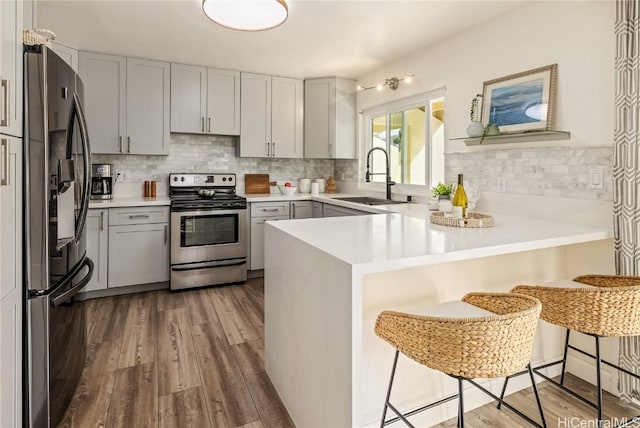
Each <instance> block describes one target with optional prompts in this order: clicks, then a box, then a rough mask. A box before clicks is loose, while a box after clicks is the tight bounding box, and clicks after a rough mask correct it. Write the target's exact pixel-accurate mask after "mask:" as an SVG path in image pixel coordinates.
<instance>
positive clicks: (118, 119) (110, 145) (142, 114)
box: [78, 52, 170, 155]
mask: <svg viewBox="0 0 640 428" xmlns="http://www.w3.org/2000/svg"><path fill="white" fill-rule="evenodd" d="M78 67H79V74H80V77H81V78H82V81H83V82H84V87H85V114H86V117H87V126H88V128H89V135H90V136H91V151H92V152H93V153H100V154H117V153H123V154H145V155H167V154H169V117H170V115H169V90H170V65H169V63H168V62H162V61H152V60H145V59H138V58H126V57H123V56H116V55H105V54H98V53H92V52H80V54H79V64H78Z"/></svg>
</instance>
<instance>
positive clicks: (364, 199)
mask: <svg viewBox="0 0 640 428" xmlns="http://www.w3.org/2000/svg"><path fill="white" fill-rule="evenodd" d="M334 199H336V200H338V201H345V202H354V203H356V204H364V205H387V204H406V202H405V201H392V200H390V199H381V198H370V197H368V196H350V197H347V198H334Z"/></svg>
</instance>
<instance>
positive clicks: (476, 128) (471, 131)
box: [467, 94, 484, 137]
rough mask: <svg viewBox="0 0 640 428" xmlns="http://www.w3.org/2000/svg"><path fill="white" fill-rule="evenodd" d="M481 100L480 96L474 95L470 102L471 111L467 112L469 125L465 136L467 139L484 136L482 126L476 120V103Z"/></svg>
mask: <svg viewBox="0 0 640 428" xmlns="http://www.w3.org/2000/svg"><path fill="white" fill-rule="evenodd" d="M480 98H482V94H476V96H475V97H474V98H473V100H472V101H471V109H470V111H469V119H471V123H470V124H469V126H467V135H469V137H481V136H482V134H484V125H483V124H482V122H480V121H479V120H478V117H477V116H478V101H479V100H480Z"/></svg>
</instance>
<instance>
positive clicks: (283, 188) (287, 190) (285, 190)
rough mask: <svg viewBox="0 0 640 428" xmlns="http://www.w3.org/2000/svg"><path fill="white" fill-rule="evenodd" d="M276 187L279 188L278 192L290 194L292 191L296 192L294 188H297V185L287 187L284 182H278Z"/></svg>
mask: <svg viewBox="0 0 640 428" xmlns="http://www.w3.org/2000/svg"><path fill="white" fill-rule="evenodd" d="M278 189H279V190H280V193H282V194H283V195H285V196H291V195H293V194H294V193H296V190H297V189H298V188H297V187H294V186H291V187H287V186H285V185H284V184H278Z"/></svg>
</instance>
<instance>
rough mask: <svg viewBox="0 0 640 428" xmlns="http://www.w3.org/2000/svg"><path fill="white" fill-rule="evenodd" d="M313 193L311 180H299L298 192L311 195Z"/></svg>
mask: <svg viewBox="0 0 640 428" xmlns="http://www.w3.org/2000/svg"><path fill="white" fill-rule="evenodd" d="M310 191H311V179H309V178H301V179H300V180H298V192H300V193H309V192H310Z"/></svg>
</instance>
